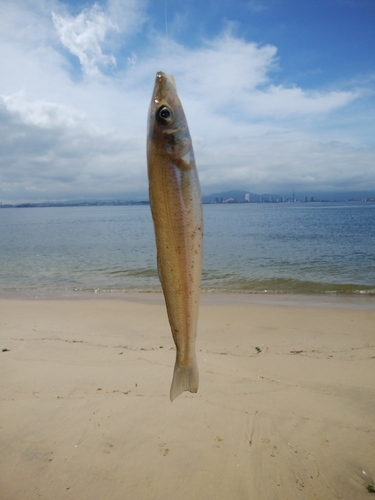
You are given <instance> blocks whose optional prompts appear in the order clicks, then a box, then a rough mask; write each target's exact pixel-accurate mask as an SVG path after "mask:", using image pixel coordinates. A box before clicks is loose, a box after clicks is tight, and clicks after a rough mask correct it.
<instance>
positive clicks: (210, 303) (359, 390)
mask: <svg viewBox="0 0 375 500" xmlns="http://www.w3.org/2000/svg"><path fill="white" fill-rule="evenodd" d="M197 354H198V365H199V369H200V388H199V392H198V394H190V393H184V394H183V395H181V396H179V397H178V398H177V399H176V400H175V401H174V402H173V403H171V402H170V400H169V388H170V383H171V379H172V372H173V365H174V357H175V353H174V345H173V340H172V337H171V334H170V329H169V325H168V321H167V316H166V311H165V307H164V304H163V299H162V295H161V294H134V295H131V294H129V295H127V296H124V297H122V298H121V299H118V298H111V299H109V300H61V299H59V300H39V299H38V300H6V299H3V300H0V356H1V363H0V386H1V387H0V395H1V406H0V425H1V429H0V431H1V439H0V464H1V474H0V498H1V500H28V499H42V500H51V499H54V500H60V499H74V500H76V499H80V500H86V499H87V500H96V499H100V500H102V499H103V498H108V499H116V500H117V499H119V500H123V499H137V500H142V499H145V500H146V499H147V500H149V499H160V500H162V499H163V500H169V499H170V500H172V499H173V500H176V499H191V498H194V499H197V500H200V499H202V500H203V499H205V500H206V499H209V498H215V499H223V500H224V499H225V500H227V499H254V500H263V499H264V500H269V499H271V498H272V499H273V500H274V499H280V500H285V499H287V500H294V499H313V498H317V499H319V500H325V499H327V500H328V499H329V500H331V499H333V498H343V499H348V500H353V499H356V500H357V499H369V498H371V497H372V495H370V494H369V492H368V491H367V489H366V486H367V485H369V484H370V485H371V484H372V485H373V484H374V481H375V418H374V415H375V299H374V298H372V297H345V298H340V297H332V298H327V297H322V296H320V297H319V296H318V297H316V296H315V297H314V296H311V297H309V296H304V297H299V296H290V297H288V296H257V295H254V296H253V295H250V296H248V295H241V294H238V295H237V294H231V295H228V296H227V295H216V294H204V295H203V297H202V306H201V311H200V320H199V332H198V339H197Z"/></svg>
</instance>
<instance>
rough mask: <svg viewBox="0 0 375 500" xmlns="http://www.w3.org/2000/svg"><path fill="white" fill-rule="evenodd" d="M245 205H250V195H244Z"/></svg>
mask: <svg viewBox="0 0 375 500" xmlns="http://www.w3.org/2000/svg"><path fill="white" fill-rule="evenodd" d="M245 203H250V193H246V194H245Z"/></svg>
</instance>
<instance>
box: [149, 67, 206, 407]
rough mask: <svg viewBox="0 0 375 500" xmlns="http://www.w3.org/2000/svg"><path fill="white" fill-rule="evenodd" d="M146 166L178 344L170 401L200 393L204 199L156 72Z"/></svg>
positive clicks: (165, 80)
mask: <svg viewBox="0 0 375 500" xmlns="http://www.w3.org/2000/svg"><path fill="white" fill-rule="evenodd" d="M147 162H148V178H149V190H150V205H151V212H152V218H153V221H154V229H155V239H156V249H157V260H158V272H159V279H160V282H161V285H162V288H163V292H164V297H165V302H166V306H167V313H168V319H169V324H170V326H171V330H172V335H173V339H174V342H175V344H176V364H175V368H174V373H173V380H172V385H171V391H170V397H171V401H173V400H174V399H175V398H176V397H177V396H178V395H179V394H181V393H182V392H183V391H190V392H197V391H198V383H199V375H198V367H197V361H196V354H195V338H196V334H197V322H198V309H199V297H200V282H201V271H202V237H203V220H202V199H201V190H200V185H199V179H198V173H197V169H196V166H195V159H194V152H193V145H192V141H191V137H190V133H189V128H188V124H187V121H186V118H185V114H184V111H183V109H182V106H181V102H180V100H179V98H178V95H177V91H176V85H175V81H174V78H173V76H172V75H166V74H164V73H162V72H161V71H160V72H158V73H157V74H156V80H155V86H154V91H153V94H152V99H151V104H150V109H149V115H148V136H147Z"/></svg>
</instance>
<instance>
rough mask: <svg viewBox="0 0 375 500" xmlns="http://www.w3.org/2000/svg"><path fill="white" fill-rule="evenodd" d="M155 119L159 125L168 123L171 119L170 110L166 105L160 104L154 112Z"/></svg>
mask: <svg viewBox="0 0 375 500" xmlns="http://www.w3.org/2000/svg"><path fill="white" fill-rule="evenodd" d="M156 119H157V121H158V122H159V123H160V124H161V125H168V124H169V123H171V121H172V120H173V114H172V111H171V110H170V109H169V108H168V107H167V106H161V107H160V108H159V109H158V111H157V112H156Z"/></svg>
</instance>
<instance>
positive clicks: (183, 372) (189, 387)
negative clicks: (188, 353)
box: [170, 359, 199, 401]
mask: <svg viewBox="0 0 375 500" xmlns="http://www.w3.org/2000/svg"><path fill="white" fill-rule="evenodd" d="M198 385H199V373H198V366H197V362H196V360H195V359H194V361H193V363H191V364H190V365H188V366H178V364H177V362H176V364H175V366H174V372H173V380H172V385H171V394H170V396H171V401H173V400H174V399H176V398H177V396H179V395H180V394H181V392H184V391H190V392H198Z"/></svg>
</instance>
